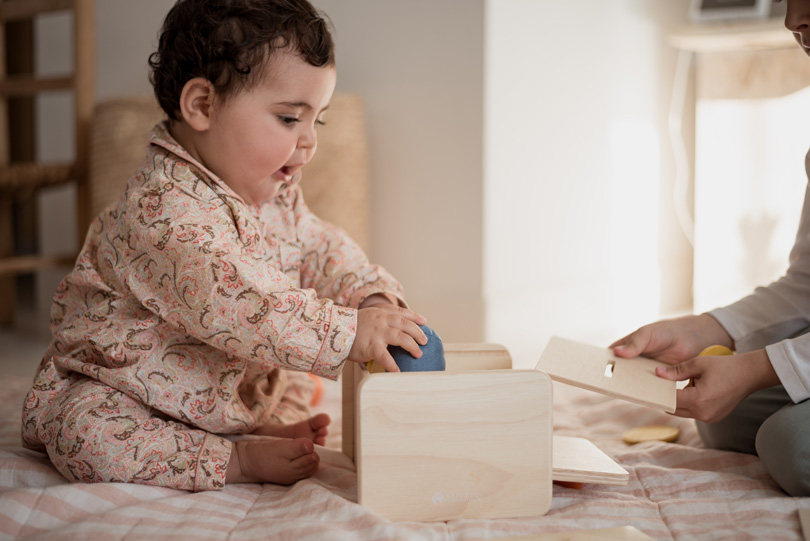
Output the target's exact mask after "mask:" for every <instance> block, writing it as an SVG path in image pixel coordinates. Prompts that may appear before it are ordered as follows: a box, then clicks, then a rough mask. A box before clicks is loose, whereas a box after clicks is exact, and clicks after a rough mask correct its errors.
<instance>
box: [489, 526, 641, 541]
mask: <svg viewBox="0 0 810 541" xmlns="http://www.w3.org/2000/svg"><path fill="white" fill-rule="evenodd" d="M652 539H653V538H652V537H650V536H649V535H647V534H645V533H644V532H642V531H641V530H639V529H638V528H636V527H634V526H619V527H618V528H600V529H598V530H574V531H567V532H554V533H540V534H537V535H522V536H520V537H502V538H501V540H502V541H610V540H615V541H652Z"/></svg>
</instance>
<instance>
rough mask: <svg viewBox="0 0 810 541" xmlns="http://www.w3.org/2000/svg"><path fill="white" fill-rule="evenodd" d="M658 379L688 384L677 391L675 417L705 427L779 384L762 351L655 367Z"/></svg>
mask: <svg viewBox="0 0 810 541" xmlns="http://www.w3.org/2000/svg"><path fill="white" fill-rule="evenodd" d="M655 373H656V374H657V375H658V376H659V377H662V378H665V379H669V380H673V381H681V380H686V379H691V380H692V384H690V385H689V386H688V387H685V388H683V389H681V390H679V391H678V396H677V405H676V409H675V415H677V416H679V417H691V418H693V419H697V420H699V421H704V422H706V423H717V422H719V421H722V420H723V419H724V418H725V417H726V416H727V415H728V414H729V413H731V411H732V410H733V409H734V408H736V407H737V405H738V404H739V403H740V402H741V401H742V400H743V398H745V397H746V396H748V395H749V394H751V393H753V392H754V391H758V390H760V389H764V388H765V387H771V386H773V385H778V384H779V378H778V377H777V375H776V371H775V370H774V369H773V366H772V365H771V361H770V359H769V358H768V353H767V352H766V351H765V350H764V349H760V350H757V351H751V352H749V353H743V354H740V355H720V356H707V357H695V358H693V359H690V360H687V361H684V362H680V363H677V364H674V365H672V366H664V367H662V366H659V367H658V368H656V369H655Z"/></svg>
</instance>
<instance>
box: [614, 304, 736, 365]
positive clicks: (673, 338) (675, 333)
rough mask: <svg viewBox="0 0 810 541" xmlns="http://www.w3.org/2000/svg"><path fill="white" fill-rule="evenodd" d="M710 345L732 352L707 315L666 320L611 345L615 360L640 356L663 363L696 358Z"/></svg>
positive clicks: (731, 344)
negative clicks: (616, 358)
mask: <svg viewBox="0 0 810 541" xmlns="http://www.w3.org/2000/svg"><path fill="white" fill-rule="evenodd" d="M712 345H720V346H726V347H728V348H729V349H733V347H734V342H733V340H732V339H731V336H729V334H728V333H727V332H726V330H725V329H724V328H723V327H722V326H721V325H720V323H718V321H717V320H716V319H714V318H713V317H712V316H710V315H708V314H701V315H699V316H685V317H680V318H676V319H666V320H662V321H658V322H655V323H651V324H649V325H645V326H643V327H641V328H639V329H638V330H636V331H634V332H632V333H630V334H628V335H627V336H625V337H624V338H621V339H619V340H617V341H616V342H614V343H613V344H611V345H610V347H611V348H613V353H614V354H615V355H616V356H617V357H624V358H628V359H629V358H632V357H637V356H639V355H643V356H644V357H649V358H651V359H657V360H660V361H664V362H669V363H673V362H680V361H686V360H687V359H691V358H692V357H696V356H697V355H698V353H700V352H701V351H702V350H703V349H704V348H706V347H708V346H712Z"/></svg>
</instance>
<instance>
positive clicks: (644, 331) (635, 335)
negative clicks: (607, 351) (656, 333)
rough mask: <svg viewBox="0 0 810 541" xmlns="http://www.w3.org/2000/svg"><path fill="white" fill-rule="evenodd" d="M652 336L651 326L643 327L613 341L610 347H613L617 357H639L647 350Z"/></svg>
mask: <svg viewBox="0 0 810 541" xmlns="http://www.w3.org/2000/svg"><path fill="white" fill-rule="evenodd" d="M650 336H651V333H650V330H649V328H647V327H641V328H640V329H638V330H637V331H635V332H632V333H630V334H628V335H627V336H625V337H624V338H621V339H619V340H617V341H615V342H613V343H612V344H611V345H610V347H611V348H612V349H613V353H614V354H615V355H616V356H617V357H624V358H626V359H630V358H633V357H638V356H639V355H641V354H642V353H643V352H644V351H646V349H647V346H648V345H649V343H650Z"/></svg>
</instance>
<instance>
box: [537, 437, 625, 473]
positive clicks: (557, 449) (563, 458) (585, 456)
mask: <svg viewBox="0 0 810 541" xmlns="http://www.w3.org/2000/svg"><path fill="white" fill-rule="evenodd" d="M552 448H553V453H552V460H551V464H552V469H553V470H552V474H551V478H552V479H554V480H555V481H573V482H580V483H598V484H600V485H626V484H627V480H628V478H629V474H628V473H627V470H625V469H624V468H622V467H621V466H619V465H618V464H617V463H616V462H615V461H614V460H613V459H612V458H610V457H609V456H608V455H606V454H605V453H604V452H603V451H602V450H601V449H600V448H599V447H597V446H596V445H594V443H593V442H592V441H590V440H587V439H585V438H577V437H573V436H558V435H555V436H554V437H553V443H552Z"/></svg>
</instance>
